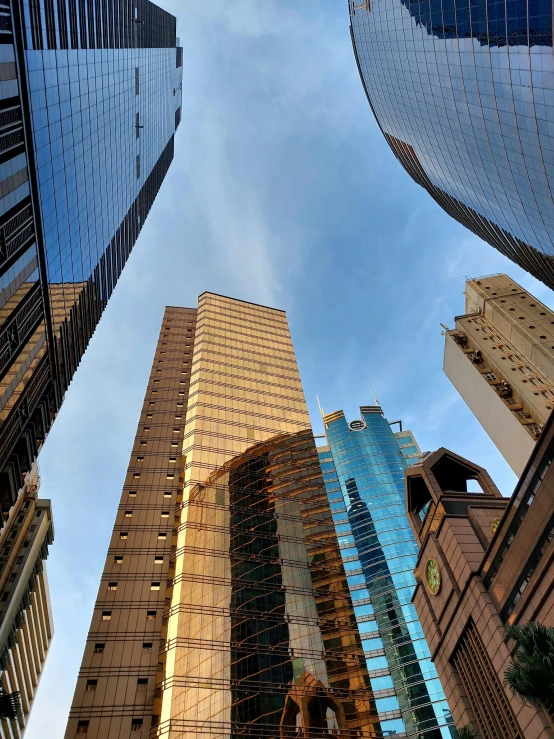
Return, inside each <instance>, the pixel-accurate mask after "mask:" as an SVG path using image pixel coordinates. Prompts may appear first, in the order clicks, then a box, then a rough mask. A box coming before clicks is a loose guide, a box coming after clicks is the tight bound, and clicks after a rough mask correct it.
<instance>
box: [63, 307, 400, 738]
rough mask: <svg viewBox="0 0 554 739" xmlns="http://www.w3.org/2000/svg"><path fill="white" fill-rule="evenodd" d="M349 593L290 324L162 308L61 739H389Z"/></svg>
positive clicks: (280, 315)
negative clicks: (227, 738) (79, 738)
mask: <svg viewBox="0 0 554 739" xmlns="http://www.w3.org/2000/svg"><path fill="white" fill-rule="evenodd" d="M345 583H346V573H345V569H344V564H343V562H342V558H341V555H340V552H339V547H338V541H337V535H336V532H335V529H334V525H333V521H332V518H331V511H330V507H329V501H328V496H327V493H326V490H325V486H324V482H323V477H322V472H321V467H320V464H319V459H318V454H317V449H316V446H315V441H314V438H313V432H312V429H311V425H310V421H309V417H308V412H307V407H306V403H305V400H304V395H303V391H302V386H301V382H300V376H299V373H298V368H297V365H296V359H295V355H294V349H293V346H292V342H291V338H290V333H289V329H288V324H287V319H286V315H285V313H284V312H283V311H279V310H275V309H272V308H267V307H264V306H259V305H255V304H252V303H247V302H244V301H240V300H234V299H232V298H227V297H224V296H220V295H215V294H212V293H204V294H202V295H201V296H200V298H199V301H198V308H197V309H186V308H167V309H166V312H165V315H164V319H163V323H162V328H161V331H160V335H159V340H158V345H157V347H156V352H155V356H154V362H153V365H152V371H151V374H150V378H149V382H148V387H147V390H146V395H145V398H144V403H143V407H142V411H141V414H140V419H139V423H138V429H137V435H136V438H135V444H134V446H133V450H132V452H131V459H130V464H129V469H128V472H127V475H126V478H125V483H124V486H123V492H122V497H121V501H120V505H119V508H118V512H117V516H116V522H115V526H114V531H113V535H112V539H111V542H110V548H109V550H108V555H107V559H106V565H105V568H104V573H103V575H102V580H101V584H100V588H99V592H98V599H97V601H96V605H95V608H94V613H93V617H92V623H91V628H90V632H89V636H88V639H87V643H86V647H85V652H84V656H83V662H82V667H81V670H80V672H79V677H78V681H77V687H76V691H75V696H74V700H73V705H72V708H71V712H70V717H69V721H68V726H67V731H66V739H73V737H74V736H76V735H77V734H86V735H87V737H88V739H112V738H113V739H119V737H120V736H122V735H124V734H126V733H127V732H128V731H133V732H136V734H133V735H134V736H135V735H136V736H137V737H140V736H142V737H144V738H145V739H146V737H152V736H156V737H173V736H182V735H184V734H186V735H191V736H194V735H196V734H197V732H198V731H200V730H201V731H202V732H203V733H206V734H208V735H210V734H211V735H213V736H221V734H222V733H224V734H225V735H233V731H236V732H237V735H243V734H246V735H250V736H252V735H255V736H256V737H260V739H261V738H262V737H267V739H270V737H275V739H277V737H280V738H282V739H284V738H285V737H291V738H292V737H293V736H298V731H299V730H300V731H302V730H305V731H309V730H310V729H314V730H315V731H316V733H317V734H318V735H319V733H321V732H323V731H324V730H327V731H331V732H332V731H335V730H337V729H339V730H340V731H341V735H342V734H344V735H345V736H357V737H360V739H361V738H362V737H363V738H367V739H370V737H374V736H375V735H377V736H379V735H380V731H381V730H380V725H379V719H380V713H378V709H377V707H376V702H377V699H376V698H374V695H373V691H372V688H371V683H370V678H369V675H368V667H367V664H368V663H367V659H368V658H369V655H368V654H367V653H366V652H365V650H364V647H363V644H362V639H361V637H360V629H359V626H358V621H357V619H356V617H355V612H354V606H353V603H352V597H351V593H350V591H349V589H348V588H347V587H345ZM361 621H362V622H363V621H364V619H361ZM385 694H387V690H386V689H385V693H384V694H383V693H382V695H385ZM233 727H234V729H233Z"/></svg>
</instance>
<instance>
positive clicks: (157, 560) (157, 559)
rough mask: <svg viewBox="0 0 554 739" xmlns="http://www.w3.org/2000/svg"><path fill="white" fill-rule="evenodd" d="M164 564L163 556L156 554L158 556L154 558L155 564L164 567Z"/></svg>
mask: <svg viewBox="0 0 554 739" xmlns="http://www.w3.org/2000/svg"><path fill="white" fill-rule="evenodd" d="M163 562H164V558H163V556H162V555H161V554H156V556H155V557H154V564H155V565H162V564H163Z"/></svg>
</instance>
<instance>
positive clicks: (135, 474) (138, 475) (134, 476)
mask: <svg viewBox="0 0 554 739" xmlns="http://www.w3.org/2000/svg"><path fill="white" fill-rule="evenodd" d="M139 478H140V472H135V473H134V474H133V479H134V480H138V479H139Z"/></svg>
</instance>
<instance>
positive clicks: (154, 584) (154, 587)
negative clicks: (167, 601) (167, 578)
mask: <svg viewBox="0 0 554 739" xmlns="http://www.w3.org/2000/svg"><path fill="white" fill-rule="evenodd" d="M159 589H160V583H159V582H152V583H150V590H159Z"/></svg>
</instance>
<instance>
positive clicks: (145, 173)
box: [0, 0, 182, 519]
mask: <svg viewBox="0 0 554 739" xmlns="http://www.w3.org/2000/svg"><path fill="white" fill-rule="evenodd" d="M181 80H182V49H181V48H180V47H179V45H178V41H177V38H176V19H175V18H174V17H173V16H172V15H170V14H169V13H167V12H165V11H164V10H162V9H161V8H158V7H157V6H156V5H154V4H153V3H151V2H149V0H14V2H13V3H12V4H11V5H10V6H8V5H4V6H0V511H1V517H2V518H3V519H5V518H6V517H7V516H8V514H9V511H10V509H11V507H12V506H13V504H14V502H15V500H16V499H17V496H18V494H19V491H20V490H21V486H22V483H23V480H24V477H25V474H26V472H27V471H28V470H29V469H30V467H31V464H32V462H33V460H34V458H35V457H36V455H37V452H38V449H39V448H40V445H41V443H42V441H43V440H44V438H45V436H46V434H47V432H48V430H49V428H50V425H51V423H52V421H53V419H54V417H55V415H56V413H57V411H58V410H59V407H60V404H61V402H62V400H63V397H64V393H65V391H66V389H67V387H68V386H69V383H70V381H71V378H72V376H73V374H74V372H75V370H76V368H77V366H78V364H79V362H80V360H81V357H82V355H83V353H84V351H85V349H86V347H87V345H88V342H89V340H90V338H91V336H92V334H93V332H94V330H95V327H96V325H97V323H98V321H99V320H100V316H101V314H102V312H103V310H104V308H105V306H106V304H107V301H108V299H109V297H110V296H111V294H112V291H113V289H114V287H115V284H116V282H117V280H118V278H119V275H120V274H121V270H122V269H123V267H124V265H125V263H126V261H127V258H128V257H129V254H130V251H131V249H132V248H133V245H134V244H135V241H136V239H137V237H138V234H139V232H140V230H141V228H142V226H143V224H144V221H145V219H146V216H147V215H148V212H149V210H150V208H151V206H152V203H153V202H154V198H155V197H156V194H157V192H158V190H159V188H160V186H161V183H162V181H163V179H164V177H165V174H166V173H167V170H168V168H169V165H170V163H171V161H172V159H173V146H174V134H175V130H176V128H177V126H178V125H179V121H180V117H181V89H182V83H181Z"/></svg>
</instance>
